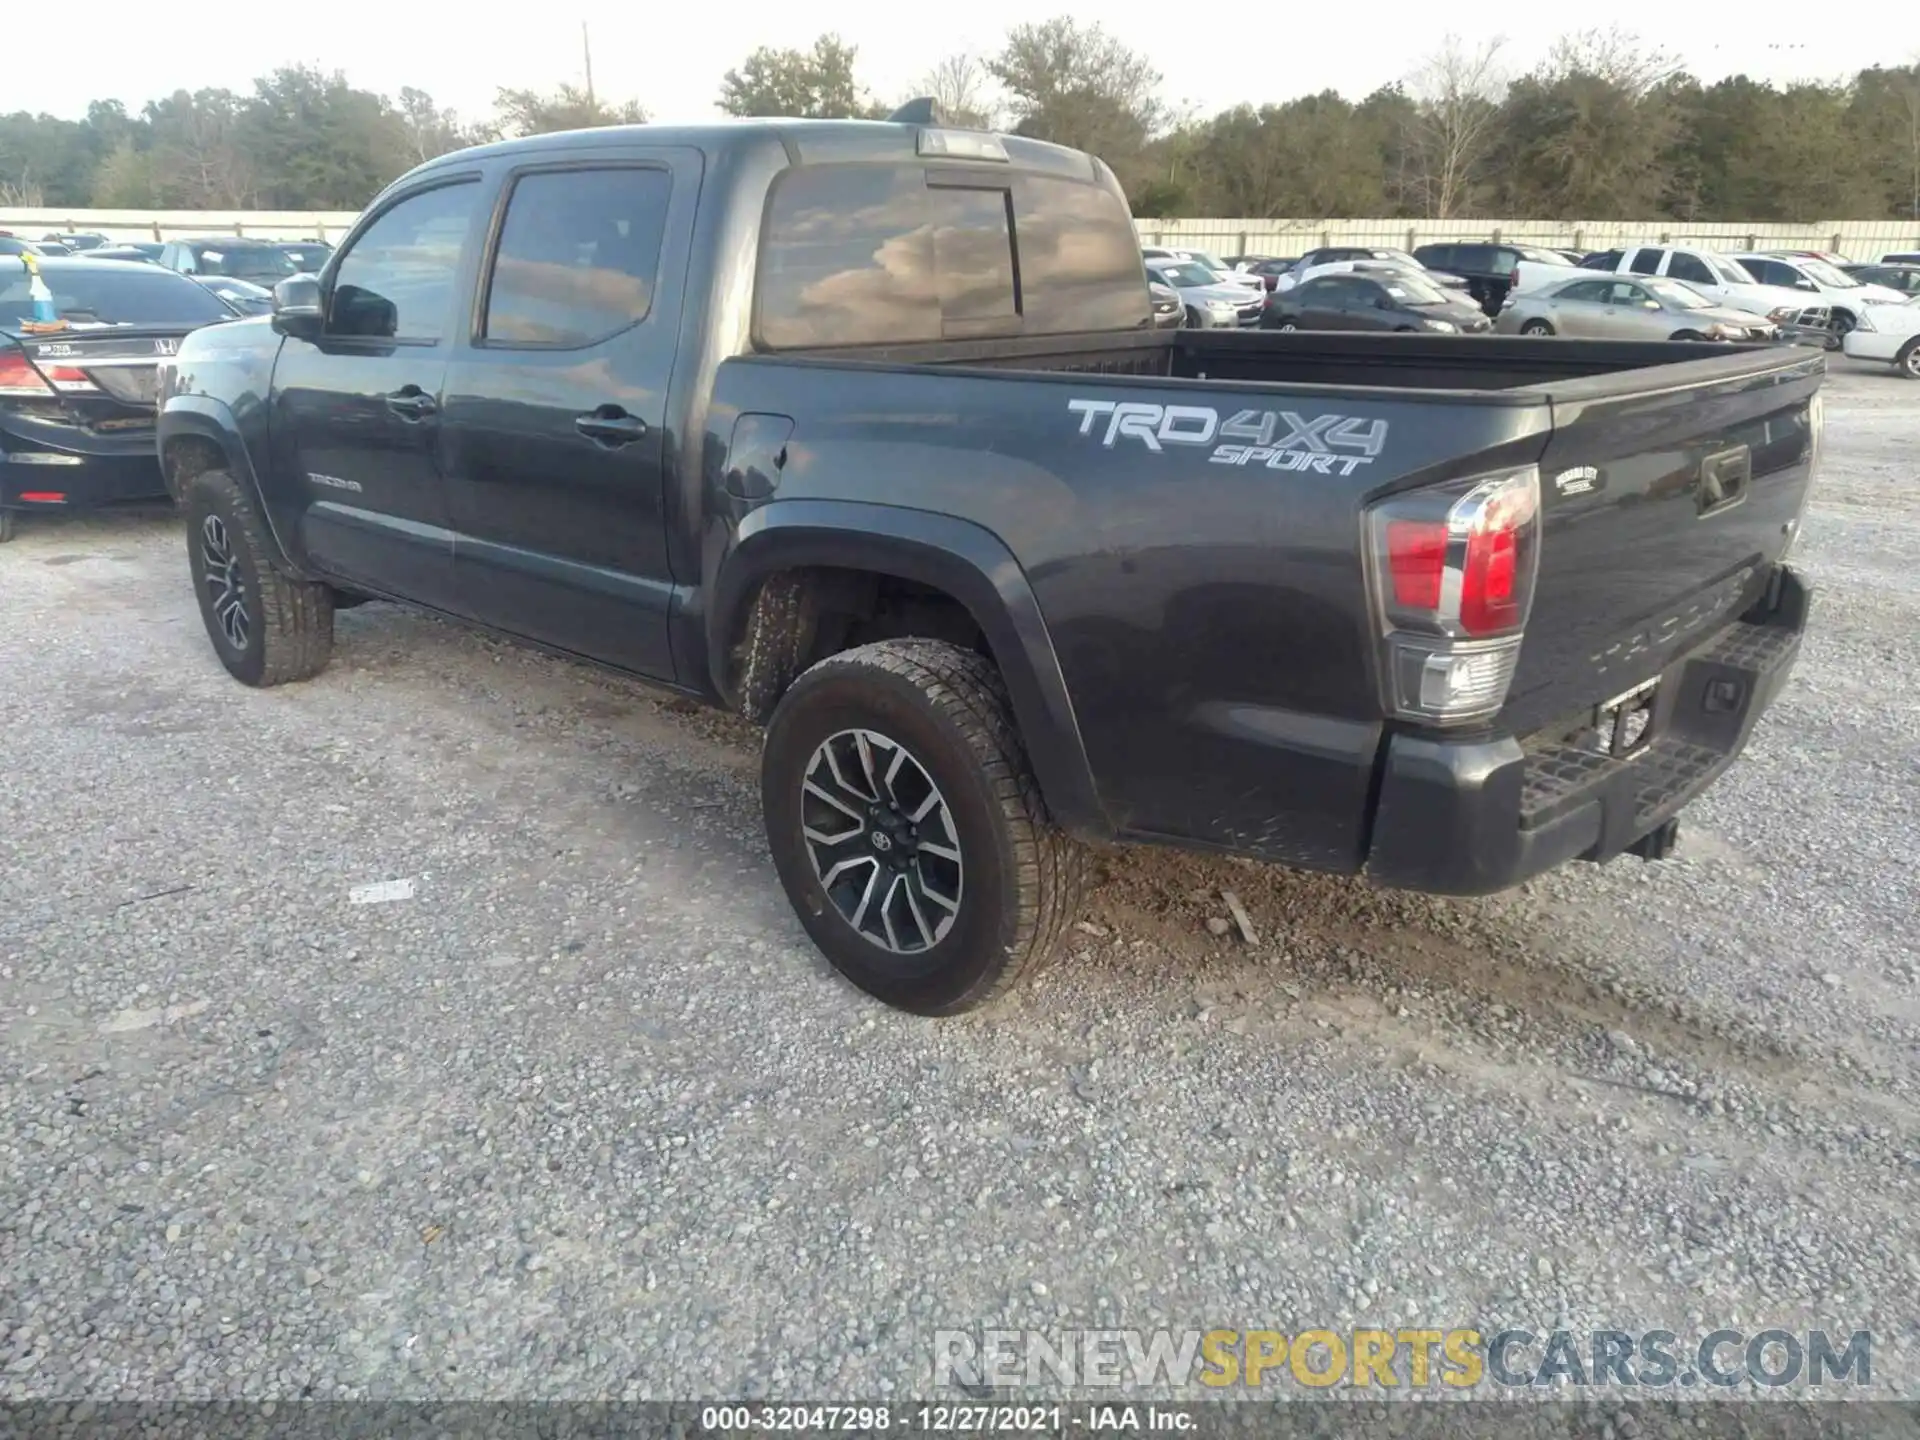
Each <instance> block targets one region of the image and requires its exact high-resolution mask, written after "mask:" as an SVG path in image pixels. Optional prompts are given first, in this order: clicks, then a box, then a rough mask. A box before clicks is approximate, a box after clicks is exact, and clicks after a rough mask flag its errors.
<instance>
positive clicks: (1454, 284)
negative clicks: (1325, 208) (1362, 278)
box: [1274, 257, 1472, 299]
mask: <svg viewBox="0 0 1920 1440" xmlns="http://www.w3.org/2000/svg"><path fill="white" fill-rule="evenodd" d="M1352 274H1373V275H1417V276H1419V277H1421V278H1422V279H1424V280H1425V281H1426V282H1427V283H1428V284H1430V285H1438V286H1440V287H1441V289H1443V290H1462V291H1464V290H1465V289H1466V288H1467V282H1466V281H1465V280H1464V279H1462V278H1461V277H1460V276H1458V275H1448V274H1445V273H1443V272H1442V271H1439V270H1428V269H1426V268H1425V267H1424V266H1422V265H1420V264H1419V263H1418V262H1417V261H1415V260H1413V259H1412V258H1411V257H1409V258H1408V259H1405V260H1329V261H1327V262H1326V263H1325V264H1323V265H1310V266H1308V267H1307V268H1305V269H1304V270H1293V271H1289V272H1288V273H1287V274H1285V275H1282V276H1280V277H1279V280H1278V282H1277V283H1276V284H1275V286H1274V289H1275V291H1276V292H1283V291H1287V290H1291V289H1292V288H1293V287H1294V286H1296V285H1299V284H1302V283H1304V282H1305V281H1308V280H1313V279H1317V278H1318V277H1319V276H1322V275H1352ZM1467 298H1469V299H1470V298H1472V297H1471V296H1468V297H1467Z"/></svg>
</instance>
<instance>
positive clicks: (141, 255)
mask: <svg viewBox="0 0 1920 1440" xmlns="http://www.w3.org/2000/svg"><path fill="white" fill-rule="evenodd" d="M166 248H167V247H166V246H164V245H162V244H160V243H159V242H158V241H156V240H128V241H122V242H116V243H114V244H112V245H102V246H101V247H100V248H99V249H97V250H89V251H88V252H87V258H88V259H89V260H132V261H136V262H138V261H145V262H148V263H155V262H158V260H159V259H160V252H161V251H162V250H164V249H166Z"/></svg>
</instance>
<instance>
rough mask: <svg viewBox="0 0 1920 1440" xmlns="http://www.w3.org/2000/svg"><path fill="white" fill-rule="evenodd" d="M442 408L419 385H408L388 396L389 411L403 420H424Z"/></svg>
mask: <svg viewBox="0 0 1920 1440" xmlns="http://www.w3.org/2000/svg"><path fill="white" fill-rule="evenodd" d="M439 408H440V406H439V405H438V404H437V403H435V401H434V398H433V397H432V396H431V395H429V394H427V392H426V391H424V390H422V389H421V388H420V387H419V386H418V385H406V386H402V387H401V388H400V389H398V390H396V391H394V392H393V394H391V395H389V396H387V409H389V410H391V411H392V412H393V413H394V414H396V415H398V416H399V417H400V418H401V419H402V420H424V419H426V418H427V417H428V416H429V415H431V414H433V413H434V412H435V411H437V410H438V409H439Z"/></svg>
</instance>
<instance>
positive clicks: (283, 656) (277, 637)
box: [187, 470, 333, 689]
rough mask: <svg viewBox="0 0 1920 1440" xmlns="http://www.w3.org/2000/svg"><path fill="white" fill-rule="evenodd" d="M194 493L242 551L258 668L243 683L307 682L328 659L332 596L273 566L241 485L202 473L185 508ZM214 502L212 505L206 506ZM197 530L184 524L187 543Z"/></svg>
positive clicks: (223, 474) (269, 543)
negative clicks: (253, 606) (256, 629)
mask: <svg viewBox="0 0 1920 1440" xmlns="http://www.w3.org/2000/svg"><path fill="white" fill-rule="evenodd" d="M196 492H204V495H205V497H206V498H205V500H204V501H203V502H202V504H204V505H206V506H207V508H210V509H216V508H217V510H219V511H221V512H224V518H226V519H227V520H228V521H229V522H230V523H231V524H232V526H233V528H234V529H236V530H237V531H238V532H239V536H238V539H239V542H240V543H242V544H244V545H245V546H246V548H247V556H246V560H247V564H248V567H249V568H250V569H251V570H252V571H253V576H254V592H255V594H256V595H257V596H258V599H259V604H260V640H261V657H262V664H261V670H260V675H259V678H258V679H255V680H251V681H248V682H247V683H248V684H251V685H255V686H258V687H259V688H261V689H266V688H269V687H271V686H275V685H289V684H292V683H294V682H295V681H300V680H311V679H312V678H313V677H314V676H316V675H318V674H319V673H320V672H321V671H322V670H324V669H326V668H327V662H328V661H329V660H330V659H332V657H333V591H332V589H331V588H330V587H328V586H326V585H322V584H318V583H315V582H313V581H306V580H295V579H293V578H292V577H291V576H288V575H285V574H283V573H281V571H280V570H279V569H278V568H277V567H276V566H275V565H274V562H273V556H274V553H275V552H274V546H273V542H272V541H271V540H270V539H269V538H268V536H267V533H266V525H265V523H264V522H263V521H262V520H261V518H260V512H259V511H258V510H256V509H255V508H254V506H253V502H252V501H251V500H249V499H248V498H247V495H246V492H245V491H243V490H242V489H241V488H240V484H239V482H238V481H236V480H235V479H234V478H233V476H232V475H230V474H229V473H228V472H227V471H225V470H202V471H201V472H200V473H199V474H197V475H195V476H194V477H193V479H192V481H191V482H189V485H188V488H187V499H188V505H189V509H192V502H193V499H194V496H195V494H196ZM214 501H217V502H218V504H217V506H215V505H213V504H211V503H209V502H214ZM196 541H197V530H196V529H195V527H194V526H192V525H189V527H188V531H187V543H188V544H189V545H193V544H195V543H196Z"/></svg>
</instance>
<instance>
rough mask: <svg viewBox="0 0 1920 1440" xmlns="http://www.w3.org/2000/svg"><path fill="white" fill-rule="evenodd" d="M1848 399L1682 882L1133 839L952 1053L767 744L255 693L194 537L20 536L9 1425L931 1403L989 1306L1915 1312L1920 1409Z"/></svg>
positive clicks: (112, 527) (1890, 453) (1690, 1326)
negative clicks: (1242, 917)
mask: <svg viewBox="0 0 1920 1440" xmlns="http://www.w3.org/2000/svg"><path fill="white" fill-rule="evenodd" d="M1836 372H1837V373H1836V374H1835V376H1834V377H1833V379H1832V381H1831V382H1830V389H1829V401H1828V406H1829V408H1828V416H1829V419H1828V434H1829V441H1828V458H1827V461H1826V473H1825V476H1824V479H1823V483H1822V486H1821V489H1820V491H1819V493H1818V496H1817V498H1816V501H1815V504H1814V506H1813V509H1812V512H1811V515H1810V519H1809V523H1808V526H1807V531H1806V539H1805V548H1804V551H1803V553H1802V557H1801V558H1802V560H1803V562H1804V563H1805V564H1806V565H1807V567H1808V568H1809V569H1810V571H1811V572H1812V574H1813V577H1814V578H1815V580H1816V581H1817V582H1818V583H1820V584H1821V586H1822V587H1823V593H1822V595H1821V597H1820V599H1819V602H1818V605H1819V608H1818V611H1817V618H1816V628H1815V630H1814V632H1813V634H1812V636H1811V637H1810V639H1809V641H1808V644H1807V647H1806V650H1805V652H1804V655H1803V658H1802V661H1801V664H1800V667H1799V670H1798V674H1797V678H1796V680H1795V682H1794V684H1793V686H1792V687H1791V689H1790V691H1789V692H1788V694H1787V695H1786V696H1785V698H1784V699H1783V700H1782V701H1781V703H1780V705H1779V707H1778V708H1777V710H1776V711H1775V713H1774V715H1773V716H1772V718H1771V719H1770V720H1769V721H1768V722H1767V724H1766V725H1765V726H1764V727H1763V730H1762V732H1761V734H1760V736H1759V737H1758V739H1757V740H1756V742H1755V744H1754V746H1753V747H1752V749H1751V750H1750V751H1749V753H1748V755H1747V757H1746V759H1745V761H1744V763H1742V764H1741V765H1740V766H1738V767H1737V768H1736V769H1735V770H1734V771H1733V772H1732V773H1731V774H1730V775H1729V776H1728V777H1727V778H1725V779H1724V780H1723V781H1722V782H1721V783H1720V785H1719V786H1718V787H1717V788H1715V789H1714V790H1713V791H1712V792H1711V793H1710V794H1709V795H1708V796H1707V797H1705V799H1704V800H1703V801H1702V802H1701V803H1699V804H1698V805H1696V806H1695V807H1694V809H1693V810H1692V811H1690V812H1689V818H1688V822H1687V825H1686V827H1685V828H1684V830H1683V844H1682V851H1681V856H1680V858H1679V859H1677V860H1675V861H1673V862H1670V863H1667V864H1664V865H1658V866H1647V865H1642V864H1639V863H1638V862H1635V861H1631V860H1627V861H1622V862H1619V863H1617V864H1615V865H1613V866H1609V867H1607V868H1605V869H1595V868H1593V867H1578V868H1575V869H1572V870H1569V871H1566V872H1564V873H1562V874H1558V875H1554V876H1552V877H1549V878H1548V879H1546V880H1544V881H1542V882H1539V883H1537V884H1535V885H1532V886H1530V887H1528V888H1527V889H1525V890H1523V891H1520V892H1518V893H1515V894H1512V895H1507V896H1502V897H1498V898H1495V899H1491V900H1486V901H1478V902H1445V901H1434V900H1428V899H1424V898H1420V897H1415V896H1406V895H1398V894H1389V893H1383V892H1376V891H1373V890H1370V889H1368V888H1366V887H1364V886H1362V885H1358V884H1353V883H1347V882H1343V881H1338V880H1330V879H1326V878H1317V877H1308V876H1300V875H1295V874H1290V873H1287V872H1284V871H1278V870H1269V869H1264V868H1260V867H1256V866H1251V865H1246V864H1242V863H1237V862H1234V861H1231V860H1221V859H1198V858H1194V857H1190V856H1182V855H1176V854H1168V853H1162V852H1115V853H1113V854H1112V855H1110V856H1106V857H1104V858H1103V865H1104V869H1105V879H1104V880H1103V882H1102V884H1101V885H1100V887H1099V888H1098V889H1097V890H1096V891H1095V892H1094V894H1093V895H1092V897H1091V900H1090V902H1089V905H1088V907H1087V913H1086V917H1085V922H1084V924H1083V926H1082V928H1081V929H1080V930H1078V931H1077V932H1076V934H1075V939H1074V945H1073V953H1072V954H1071V955H1070V956H1068V957H1065V958H1063V959H1062V960H1061V962H1060V963H1058V964H1057V965H1056V966H1054V967H1052V968H1051V969H1050V970H1049V971H1048V972H1047V974H1046V975H1045V977H1044V979H1043V980H1042V981H1041V982H1040V983H1038V984H1036V985H1033V986H1030V987H1028V988H1027V989H1026V990H1025V991H1024V992H1022V993H1021V994H1020V995H1019V996H1017V997H1016V998H1015V999H1014V1000H1013V1001H1012V1002H1010V1003H1009V1004H1007V1005H1005V1006H1004V1007H1002V1008H1000V1009H998V1010H996V1011H994V1012H991V1013H988V1014H985V1015H977V1016H970V1017H965V1018H962V1019H959V1020H956V1021H949V1022H940V1023H936V1022H925V1021H920V1020H915V1019H911V1018H908V1017H905V1016H901V1015H898V1014H894V1013H892V1012H889V1011H887V1010H884V1009H883V1008H882V1007H880V1006H878V1005H876V1004H874V1003H871V1002H869V1001H867V1000H866V999H865V998H864V997H862V996H861V995H859V994H858V993H857V992H855V991H853V990H852V989H851V988H850V987H848V986H846V985H844V984H842V983H840V982H839V981H838V980H837V979H836V978H835V977H834V976H833V975H832V973H831V972H830V971H829V970H828V969H827V968H826V966H825V965H824V963H823V962H822V961H821V960H820V959H819V958H818V957H817V955H816V954H815V953H814V952H813V951H812V949H811V948H810V946H808V944H807V943H806V941H805V939H804V937H803V935H802V934H801V931H800V929H799V927H798V925H797V923H796V922H795V921H794V920H793V919H792V918H791V916H790V915H789V913H788V910H787V907H786V904H785V902H784V899H783V898H782V896H781V895H780V893H779V891H778V888H777V885H776V883H775V881H774V879H773V875H772V870H771V866H770V865H769V864H768V862H767V860H766V858H765V853H764V845H763V841H762V839H761V836H760V833H759V814H758V802H757V799H756V796H755V789H754V780H753V777H754V772H755V752H754V744H753V738H752V736H751V735H750V734H749V733H748V732H746V731H744V730H743V729H741V728H739V727H737V726H735V725H733V724H732V723H731V722H729V721H727V720H726V719H724V718H721V717H716V716H712V715H709V714H706V713H704V712H700V711H697V710H695V709H693V708H692V707H691V706H689V705H687V704H686V703H685V702H681V701H676V700H673V699H668V698H663V697H661V696H659V695H658V694H656V693H655V692H651V691H648V690H646V689H645V688H643V687H641V686H638V685H635V684H629V683H626V682H623V681H620V680H617V679H612V678H609V677H607V676H604V675H602V674H599V673H597V672H594V671H591V670H588V669H585V668H582V667H578V666H574V665H570V664H567V663H564V662H560V661H556V660H552V659H548V658H545V657H542V656H539V655H536V654H533V653H530V652H528V651H525V650H522V649H519V648H516V647H514V646H511V645H506V644H502V643H496V642H494V641H491V640H487V639H482V638H478V637H476V636H474V635H471V634H467V633H464V632H462V631H461V630H459V629H456V628H453V627H451V626H447V625H444V624H440V623H437V622H434V621H431V620H427V619H423V618H420V617H417V616H413V615H409V614H406V613H402V612H400V611H397V610H394V609H392V608H389V607H385V606H368V607H366V608H363V609H360V610H356V611H353V612H350V613H345V614H343V615H342V616H341V617H340V623H339V632H340V643H339V647H338V650H337V652H336V658H335V663H334V665H333V667H332V669H330V670H329V671H328V672H327V673H326V674H325V675H324V676H323V677H321V678H320V679H319V680H318V681H316V682H314V683H312V684H308V685H305V686H299V687H293V688H289V689H284V690H279V691H274V692H267V693H256V692H250V691H248V690H245V689H243V688H242V687H240V686H238V685H235V684H234V683H233V682H232V681H230V680H229V679H228V678H227V677H226V675H225V673H224V672H223V671H221V669H220V668H219V666H218V664H217V663H216V662H215V660H214V657H213V655H212V652H211V650H210V649H209V647H208V644H207V642H206V638H205V636H204V634H203V633H202V630H201V626H200V622H199V619H198V616H197V614H196V612H195V611H194V608H193V605H192V601H191V596H190V594H189V592H188V590H187V588H186V585H185V583H184V566H183V563H182V556H181V549H182V542H181V538H180V534H179V530H178V526H177V522H176V521H174V520H173V519H172V518H171V517H167V516H156V515H127V514H119V515H115V516H112V517H104V518H93V519H85V520H81V521H78V522H75V523H65V524H57V523H39V524H31V525H28V526H25V527H24V528H23V533H22V535H21V538H20V539H19V540H18V541H17V542H16V543H14V544H12V545H10V546H8V547H6V548H5V549H4V550H0V606H3V613H4V616H5V624H4V626H3V627H0V736H4V737H6V740H5V746H4V751H3V752H0V756H3V758H0V767H3V768H0V855H3V856H4V860H5V864H4V866H0V1033H3V1034H4V1046H3V1047H0V1398H16V1399H18V1398H30V1397H63V1398H80V1397H87V1398H95V1399H107V1398H174V1397H276V1398H279V1397H297V1396H393V1397H421V1398H432V1397H472V1398H480V1397H547V1398H563V1397H576V1398H577V1397H588V1396H600V1395H608V1396H619V1397H627V1398H649V1397H653V1398H665V1397H701V1396H762V1395H771V1396H773V1397H776V1398H816V1399H817V1398H823V1397H836V1396H837V1397H852V1396H861V1397H869V1398H879V1397H888V1396H897V1397H903V1398H904V1397H907V1396H910V1395H914V1394H926V1393H928V1392H929V1391H930V1390H931V1385H930V1366H931V1360H932V1334H933V1331H934V1330H935V1329H936V1328H942V1327H956V1326H959V1327H971V1326H979V1325H989V1326H996V1325H1005V1326H1042V1327H1049V1328H1081V1327H1089V1326H1110V1325H1127V1326H1141V1327H1150V1326H1162V1325H1164V1326H1171V1327H1174V1328H1176V1329H1183V1330H1184V1329H1189V1328H1207V1327H1215V1326H1221V1327H1242V1328H1250V1327H1260V1326H1272V1327H1275V1328H1278V1329H1281V1330H1286V1331H1291V1330H1298V1329H1302V1328H1307V1327H1308V1326H1311V1325H1326V1326H1330V1327H1333V1328H1336V1329H1339V1328H1343V1327H1350V1326H1353V1325H1356V1324H1360V1325H1365V1324H1381V1325H1384V1326H1387V1327H1394V1326H1402V1325H1423V1326H1432V1327H1436V1328H1444V1327H1449V1326H1460V1325H1473V1326H1478V1327H1480V1328H1482V1329H1497V1328H1500V1327H1501V1326H1502V1325H1504V1324H1507V1323H1518V1324H1521V1325H1524V1326H1526V1327H1527V1328H1529V1329H1533V1330H1535V1331H1542V1330H1545V1329H1548V1328H1550V1327H1553V1326H1555V1325H1556V1324H1558V1325H1565V1326H1569V1327H1574V1328H1589V1327H1613V1328H1620V1329H1628V1330H1635V1329H1645V1328H1659V1327H1664V1328H1668V1329H1671V1330H1674V1331H1676V1332H1680V1333H1682V1334H1688V1333H1694V1334H1697V1333H1700V1332H1703V1331H1705V1330H1707V1329H1711V1328H1714V1327H1716V1326H1720V1325H1725V1326H1728V1327H1730V1328H1738V1329H1742V1330H1745V1331H1749V1332H1751V1331H1757V1330H1759V1329H1762V1328H1765V1327H1766V1326H1768V1325H1780V1326H1783V1327H1785V1328H1788V1329H1798V1330H1804V1329H1805V1328H1808V1327H1814V1326H1826V1327H1828V1328H1830V1329H1833V1330H1836V1331H1839V1332H1841V1333H1842V1334H1846V1333H1849V1332H1851V1331H1854V1330H1857V1329H1863V1328H1864V1329H1870V1330H1872V1331H1873V1332H1874V1333H1875V1353H1874V1357H1873V1362H1874V1363H1873V1383H1872V1385H1871V1387H1870V1389H1869V1391H1868V1392H1866V1393H1871V1394H1874V1395H1878V1396H1892V1395H1903V1396H1911V1395H1916V1394H1920V1381H1917V1379H1916V1376H1917V1372H1916V1370H1915V1366H1914V1361H1915V1358H1916V1354H1917V1353H1920V1333H1917V1327H1916V1322H1915V1319H1914V1317H1915V1315H1916V1313H1920V1312H1917V1311H1916V1307H1915V1305H1914V1302H1913V1298H1912V1297H1913V1295H1914V1293H1915V1289H1916V1281H1920V1244H1916V1240H1917V1239H1920V1233H1917V1231H1920V1227H1917V1226H1916V1221H1915V1203H1914V1202H1915V1181H1916V1176H1917V1174H1920V1171H1917V1170H1916V1162H1917V1161H1920V1144H1917V1143H1916V1135H1917V1134H1920V1124H1917V1123H1916V1121H1917V1120H1920V1116H1917V1115H1916V1097H1917V1095H1920V1088H1917V1081H1920V1048H1916V1047H1917V1045H1920V967H1917V966H1916V946H1915V943H1914V941H1913V940H1912V938H1910V937H1911V935H1912V926H1913V923H1914V919H1915V916H1916V914H1920V891H1917V890H1916V882H1915V880H1914V878H1913V871H1912V868H1911V857H1912V855H1913V853H1914V845H1915V840H1916V835H1915V819H1914V816H1915V809H1914V798H1915V794H1916V784H1915V781H1916V762H1920V742H1916V739H1915V736H1916V734H1920V679H1917V678H1916V677H1920V639H1917V638H1916V637H1917V636H1920V563H1916V562H1917V561H1920V523H1917V521H1916V517H1917V516H1920V507H1916V505H1915V503H1914V500H1913V498H1912V491H1911V490H1909V489H1908V488H1907V487H1909V486H1910V485H1912V484H1913V483H1914V457H1915V455H1917V454H1920V414H1917V413H1916V410H1915V402H1916V400H1917V399H1920V387H1915V386H1913V385H1908V384H1903V383H1901V382H1899V381H1896V380H1894V379H1893V378H1891V377H1890V376H1888V375H1886V374H1885V373H1884V372H1882V371H1865V370H1855V369H1852V368H1851V367H1849V366H1848V365H1847V364H1846V362H1836ZM396 879H411V880H413V881H414V884H415V891H414V894H413V895H412V897H411V898H408V899H402V900H395V901H392V902H390V903H385V904H360V905H356V904H351V903H349V898H348V895H349V890H350V889H351V888H352V887H355V886H358V885H363V884H368V883H372V882H378V881H386V880H396ZM1223 887H1225V888H1230V889H1232V890H1234V891H1236V892H1237V893H1238V894H1239V896H1240V897H1241V898H1242V899H1243V900H1244V901H1245V904H1246V906H1247V908H1248V910H1249V912H1250V914H1251V917H1252V919H1253V921H1254V924H1255V925H1256V927H1257V929H1258V932H1259V936H1260V943H1259V944H1258V945H1257V946H1253V947H1248V946H1245V945H1243V944H1241V943H1240V942H1239V941H1238V940H1237V939H1236V938H1233V937H1226V938H1221V937H1216V936H1215V935H1213V934H1212V933H1211V932H1210V930H1209V927H1208V925H1207V921H1208V920H1209V919H1217V918H1220V917H1221V916H1223V915H1224V913H1225V912H1224V910H1223V909H1222V907H1221V906H1220V905H1219V903H1218V901H1217V899H1215V898H1214V893H1215V892H1217V891H1218V890H1219V889H1221V888H1223Z"/></svg>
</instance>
